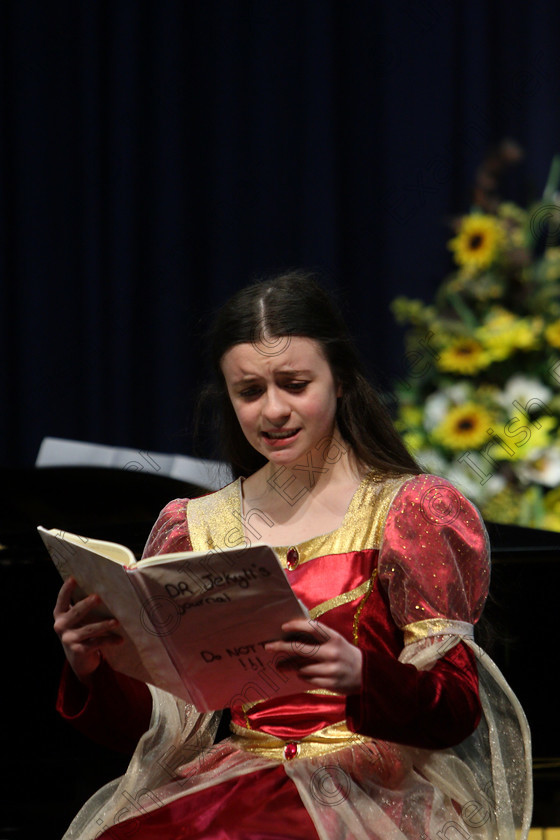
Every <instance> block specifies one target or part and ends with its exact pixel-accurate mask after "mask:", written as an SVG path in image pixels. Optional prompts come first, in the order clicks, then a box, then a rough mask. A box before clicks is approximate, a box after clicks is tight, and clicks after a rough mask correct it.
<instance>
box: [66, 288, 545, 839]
mask: <svg viewBox="0 0 560 840" xmlns="http://www.w3.org/2000/svg"><path fill="white" fill-rule="evenodd" d="M211 348H212V354H213V361H214V368H215V373H216V381H215V383H214V385H213V386H211V387H209V388H208V389H207V391H206V393H205V397H206V398H209V397H213V398H214V399H215V400H216V401H217V405H218V415H219V418H220V427H219V434H220V440H221V442H222V443H223V446H224V449H225V452H226V455H227V458H228V460H229V462H230V463H231V466H232V470H233V475H234V479H235V480H234V481H233V482H232V483H231V484H229V485H227V486H226V487H224V488H223V489H222V490H220V491H218V492H217V493H213V494H210V495H208V496H203V497H202V498H199V499H192V500H185V499H180V500H175V501H173V502H171V503H170V504H169V505H167V507H166V508H165V509H164V510H163V511H162V513H161V514H160V516H159V518H158V520H157V522H156V524H155V525H154V527H153V529H152V532H151V534H150V537H149V540H148V543H147V546H146V549H145V552H144V556H152V555H155V554H158V553H162V552H165V553H167V552H173V551H184V550H191V549H192V550H196V551H204V550H207V549H213V548H219V547H223V546H224V545H225V535H226V534H230V533H231V529H232V526H233V525H237V526H238V525H239V523H240V522H241V523H243V528H244V531H245V533H244V535H243V538H244V540H245V541H246V542H250V541H251V540H254V539H258V540H260V541H263V542H267V543H269V544H270V545H272V546H274V547H275V548H276V551H277V554H278V556H279V558H280V562H281V563H282V565H283V567H284V568H285V569H286V574H287V575H288V578H289V580H290V583H291V585H292V588H293V589H294V591H295V592H296V594H297V596H298V597H299V598H300V600H301V601H303V602H304V604H305V605H306V606H307V608H308V609H309V613H310V621H304V620H301V621H293V622H290V623H288V624H286V625H284V626H283V628H282V630H283V633H284V636H283V637H282V638H280V639H278V640H277V641H274V642H271V643H269V645H268V649H269V650H270V651H272V652H274V653H275V654H279V655H280V662H281V667H282V668H286V669H296V670H297V671H298V673H299V676H300V678H302V679H303V680H304V681H305V683H306V684H307V685H308V689H307V690H306V691H303V692H302V693H300V694H297V695H291V696H287V697H283V696H280V697H278V696H275V695H274V693H273V692H272V696H268V697H263V698H262V699H260V700H258V701H255V700H254V699H252V700H251V701H249V700H248V701H247V702H246V703H240V702H239V701H238V702H237V704H234V705H233V706H232V708H231V709H230V715H231V723H230V729H231V734H230V735H229V737H228V738H226V739H225V740H221V741H218V742H217V743H213V741H214V736H215V730H216V725H217V723H216V719H217V717H218V715H217V714H200V713H197V712H196V711H195V710H194V709H193V708H192V707H190V706H185V704H184V703H183V702H181V701H179V700H178V699H176V698H174V697H172V696H171V695H169V694H166V693H165V692H162V691H160V690H157V689H154V688H152V687H150V688H148V687H147V686H145V685H143V684H140V683H137V682H135V681H134V680H130V679H129V678H126V677H124V676H122V675H119V674H116V673H115V672H113V671H112V670H111V669H110V668H109V666H108V665H107V664H106V663H105V662H104V661H103V651H104V650H106V649H108V647H109V646H111V645H114V644H118V643H119V636H118V625H117V624H116V623H114V622H98V623H95V622H94V623H88V611H89V610H91V609H92V607H93V606H94V604H95V603H96V601H98V599H97V598H96V596H90V597H89V598H86V599H85V600H83V601H81V602H79V603H78V604H76V605H72V601H71V595H72V587H73V583H72V582H67V583H66V584H65V585H64V586H63V587H62V589H61V592H60V595H59V598H58V602H57V606H56V608H55V629H56V632H57V633H58V634H59V636H60V639H61V641H62V644H63V646H64V650H65V652H66V656H67V659H68V665H67V667H66V670H65V674H64V678H63V682H62V686H61V692H60V697H59V709H60V711H61V713H62V714H63V715H65V716H66V717H68V718H70V719H72V720H73V721H74V723H76V725H78V726H81V727H82V728H83V729H84V730H89V731H90V732H94V733H96V734H97V735H99V732H100V730H101V729H102V728H103V729H104V731H105V736H106V738H107V740H108V742H109V743H111V744H113V745H117V746H126V744H127V743H130V744H132V743H134V742H135V741H136V740H137V739H138V737H139V736H140V735H141V737H140V741H139V743H138V745H137V746H136V750H135V752H134V755H133V757H132V760H131V763H130V766H129V769H128V771H127V773H126V774H125V776H123V777H122V778H121V779H117V780H116V781H114V782H112V783H110V784H109V785H107V786H106V787H105V788H103V789H102V790H101V791H99V792H98V793H97V794H96V795H95V796H94V797H93V798H92V799H91V800H90V801H89V802H88V803H87V804H86V805H85V806H84V808H83V809H82V811H81V812H80V814H78V816H77V817H76V819H75V820H74V822H73V823H72V825H71V826H70V828H69V830H68V833H67V835H66V837H67V838H84V840H85V838H93V837H102V838H128V837H135V838H137V840H148V838H150V839H152V838H153V840H155V838H187V837H188V838H215V840H218V838H220V840H222V838H229V839H230V840H231V839H232V838H233V840H237V838H239V840H240V839H241V838H244V840H247V838H250V840H257V839H258V840H273V839H274V840H280V838H302V839H303V838H306V840H309V838H314V837H319V838H323V840H326V839H327V838H329V839H330V838H335V840H343V838H344V839H345V840H346V838H375V840H389V838H390V839H391V840H405V839H406V840H426V838H430V840H436V838H445V839H446V840H456V838H467V840H468V838H470V837H474V838H480V839H481V840H490V838H492V840H493V838H500V840H506V838H507V840H510V838H512V837H514V836H515V831H516V829H518V830H520V831H521V836H522V837H525V836H526V833H527V831H528V827H529V819H530V806H531V786H530V765H529V754H530V749H529V736H528V730H527V725H526V722H525V719H524V716H523V713H522V711H521V709H520V707H519V704H518V703H517V701H516V698H515V697H514V695H513V694H512V692H511V690H510V689H509V687H508V686H507V683H506V682H505V681H504V679H503V677H502V675H501V674H500V673H499V671H498V670H497V668H496V666H495V665H494V664H493V663H492V662H491V661H490V659H489V658H488V656H487V655H485V654H484V653H483V652H482V651H481V650H480V648H478V647H477V646H476V644H475V643H474V641H473V633H472V628H473V624H474V623H475V622H476V621H477V620H478V618H479V617H480V614H481V612H482V609H483V606H484V601H485V598H486V594H487V590H488V583H489V555H488V540H487V536H486V532H485V529H484V525H483V523H482V521H481V519H480V516H479V514H478V512H477V510H476V509H475V508H474V507H473V506H472V505H471V504H470V503H469V502H468V501H467V500H466V499H465V498H464V497H463V496H462V495H461V494H460V493H459V492H458V491H457V490H456V489H455V488H454V487H453V486H452V485H451V484H450V483H449V482H447V481H446V480H444V479H442V478H438V477H435V476H430V475H425V474H423V473H422V471H421V469H420V468H419V467H418V465H417V464H416V463H415V462H414V460H413V459H412V458H411V456H410V455H409V453H408V452H407V450H406V448H405V447H404V445H403V443H402V441H401V440H400V438H399V436H398V435H397V433H396V432H395V430H394V428H393V426H392V424H391V421H390V419H389V417H388V415H387V412H386V410H385V409H384V407H383V405H382V403H381V401H380V400H379V398H378V397H377V395H376V393H375V391H374V390H373V389H372V387H371V386H370V385H369V384H368V382H367V381H366V379H365V378H364V375H363V373H362V371H361V368H360V364H359V362H358V359H357V357H356V353H355V350H354V348H353V345H352V343H351V341H350V340H349V337H348V334H347V331H346V328H345V325H344V323H343V322H342V320H341V318H340V316H339V313H338V311H337V309H336V307H335V306H334V305H333V304H332V303H331V301H330V300H329V298H328V297H327V295H326V294H325V292H324V291H323V290H322V289H321V287H320V286H318V285H317V284H316V283H315V282H314V281H313V280H312V279H310V278H309V277H307V276H305V275H302V274H299V273H291V274H287V275H283V276H280V277H275V278H273V279H271V280H269V281H267V282H262V283H257V284H254V285H251V286H249V287H247V288H245V289H243V290H242V291H241V292H239V293H238V294H237V295H235V296H234V297H233V298H232V300H230V301H229V303H227V304H226V305H225V306H224V308H223V309H222V310H221V312H220V313H219V315H218V317H217V319H216V321H215V324H214V326H213V329H212V332H211ZM294 639H297V641H294ZM142 732H143V733H144V734H142Z"/></svg>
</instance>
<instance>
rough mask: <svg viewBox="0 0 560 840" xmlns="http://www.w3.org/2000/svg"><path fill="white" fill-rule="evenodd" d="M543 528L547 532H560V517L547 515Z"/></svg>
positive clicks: (553, 514)
mask: <svg viewBox="0 0 560 840" xmlns="http://www.w3.org/2000/svg"><path fill="white" fill-rule="evenodd" d="M541 527H542V528H544V529H545V530H547V531H560V516H559V515H558V514H557V513H545V515H544V516H543V520H542V526H541Z"/></svg>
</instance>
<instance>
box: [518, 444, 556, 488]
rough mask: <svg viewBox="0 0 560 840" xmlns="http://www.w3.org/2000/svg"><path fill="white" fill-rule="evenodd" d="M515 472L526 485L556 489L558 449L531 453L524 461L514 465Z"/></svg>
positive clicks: (537, 450)
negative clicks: (535, 484) (534, 484)
mask: <svg viewBox="0 0 560 840" xmlns="http://www.w3.org/2000/svg"><path fill="white" fill-rule="evenodd" d="M515 472H516V473H517V475H518V476H519V478H520V480H521V481H523V482H525V483H526V484H533V483H535V482H536V483H537V484H543V485H544V486H545V487H558V485H559V484H560V449H558V448H557V447H551V446H549V447H548V448H539V449H534V450H533V451H532V452H531V455H530V457H529V458H528V459H527V460H526V461H519V463H517V464H516V465H515Z"/></svg>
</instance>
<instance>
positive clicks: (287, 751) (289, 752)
mask: <svg viewBox="0 0 560 840" xmlns="http://www.w3.org/2000/svg"><path fill="white" fill-rule="evenodd" d="M298 750H299V745H298V744H296V743H295V741H290V743H289V744H286V746H285V747H284V758H285V759H286V761H291V760H292V758H295V757H296V755H297V754H298Z"/></svg>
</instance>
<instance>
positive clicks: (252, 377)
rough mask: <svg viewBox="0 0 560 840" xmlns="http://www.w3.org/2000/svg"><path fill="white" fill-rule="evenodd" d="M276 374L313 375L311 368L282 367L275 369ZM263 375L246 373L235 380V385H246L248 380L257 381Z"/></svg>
mask: <svg viewBox="0 0 560 840" xmlns="http://www.w3.org/2000/svg"><path fill="white" fill-rule="evenodd" d="M275 374H277V375H280V376H311V375H312V372H311V371H310V370H294V369H292V368H280V369H279V370H277V371H275ZM261 378H262V377H261V376H259V375H258V374H257V373H245V374H243V375H242V376H240V377H239V378H238V379H235V380H234V381H233V384H234V385H245V384H246V383H247V382H256V381H258V380H259V379H261Z"/></svg>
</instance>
